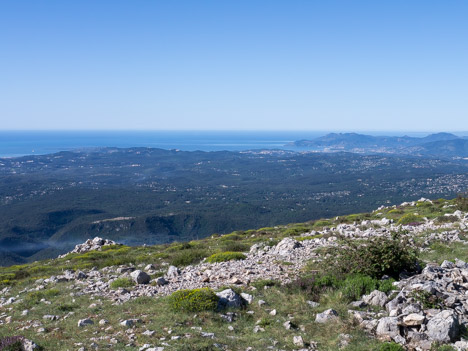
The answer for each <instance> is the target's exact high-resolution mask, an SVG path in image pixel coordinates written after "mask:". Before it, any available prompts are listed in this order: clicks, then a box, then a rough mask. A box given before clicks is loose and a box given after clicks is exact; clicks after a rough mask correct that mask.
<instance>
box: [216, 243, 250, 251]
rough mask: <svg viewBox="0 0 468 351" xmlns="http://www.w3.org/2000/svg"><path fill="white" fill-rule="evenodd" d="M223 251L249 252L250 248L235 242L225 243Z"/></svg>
mask: <svg viewBox="0 0 468 351" xmlns="http://www.w3.org/2000/svg"><path fill="white" fill-rule="evenodd" d="M222 248H223V251H231V252H246V251H249V250H250V246H249V245H247V244H243V243H241V242H237V241H226V242H225V243H223V246H222Z"/></svg>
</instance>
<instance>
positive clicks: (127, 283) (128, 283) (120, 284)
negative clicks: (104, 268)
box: [110, 278, 135, 289]
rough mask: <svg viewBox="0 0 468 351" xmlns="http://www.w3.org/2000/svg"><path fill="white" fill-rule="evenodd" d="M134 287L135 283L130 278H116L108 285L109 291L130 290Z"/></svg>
mask: <svg viewBox="0 0 468 351" xmlns="http://www.w3.org/2000/svg"><path fill="white" fill-rule="evenodd" d="M134 285H135V282H134V281H133V280H132V279H130V278H117V279H116V280H114V281H112V283H110V288H111V289H118V288H130V287H132V286H134Z"/></svg>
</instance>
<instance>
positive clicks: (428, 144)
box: [288, 133, 468, 157]
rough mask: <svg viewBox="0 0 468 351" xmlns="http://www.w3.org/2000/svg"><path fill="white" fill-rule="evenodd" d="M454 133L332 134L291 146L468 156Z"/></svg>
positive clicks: (331, 149) (328, 150)
mask: <svg viewBox="0 0 468 351" xmlns="http://www.w3.org/2000/svg"><path fill="white" fill-rule="evenodd" d="M466 141H468V139H467V138H466V137H464V138H461V137H458V136H456V135H454V134H451V133H436V134H430V135H428V136H426V137H423V138H417V137H410V136H406V135H405V136H402V137H397V136H372V135H365V134H357V133H330V134H327V135H325V136H322V137H319V138H315V139H312V140H299V141H295V142H293V143H290V144H288V146H294V147H298V148H308V149H311V150H314V151H321V152H336V151H348V152H355V153H363V154H375V153H389V154H403V155H407V154H413V155H424V156H427V155H430V156H444V157H467V154H466V147H465V146H464V145H465V142H466Z"/></svg>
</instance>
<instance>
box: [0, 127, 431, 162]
mask: <svg viewBox="0 0 468 351" xmlns="http://www.w3.org/2000/svg"><path fill="white" fill-rule="evenodd" d="M325 134H327V132H318V131H285V132H282V131H0V157H18V156H25V155H43V154H50V153H55V152H59V151H68V150H75V149H86V148H96V147H120V148H127V147H140V146H141V147H151V148H161V149H179V150H184V151H195V150H201V151H222V150H227V151H243V150H253V149H290V148H288V147H287V146H285V145H286V144H287V143H289V142H292V141H296V140H301V139H313V138H317V137H319V136H322V135H325ZM366 134H370V133H366ZM372 134H375V135H378V134H382V133H372ZM386 134H387V135H388V134H392V135H397V134H401V135H403V133H389V132H387V133H386ZM409 134H412V135H415V136H416V135H418V136H424V135H427V133H409Z"/></svg>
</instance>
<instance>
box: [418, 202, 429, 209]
mask: <svg viewBox="0 0 468 351" xmlns="http://www.w3.org/2000/svg"><path fill="white" fill-rule="evenodd" d="M416 207H419V208H429V207H432V203H430V202H428V201H418V202H417V203H416Z"/></svg>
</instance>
